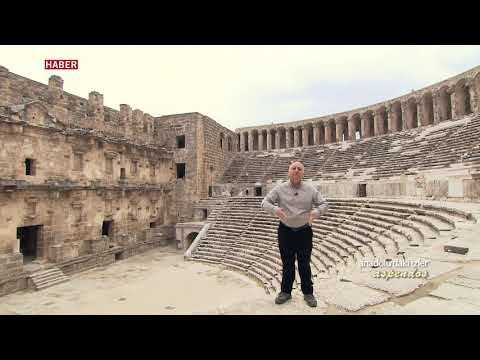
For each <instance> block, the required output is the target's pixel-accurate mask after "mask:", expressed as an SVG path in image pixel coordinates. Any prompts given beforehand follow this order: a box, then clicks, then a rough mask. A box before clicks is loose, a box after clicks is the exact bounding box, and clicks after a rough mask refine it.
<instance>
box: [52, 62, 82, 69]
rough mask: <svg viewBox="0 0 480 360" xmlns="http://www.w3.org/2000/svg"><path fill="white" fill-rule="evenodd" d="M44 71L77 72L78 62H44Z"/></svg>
mask: <svg viewBox="0 0 480 360" xmlns="http://www.w3.org/2000/svg"><path fill="white" fill-rule="evenodd" d="M45 70H78V60H45Z"/></svg>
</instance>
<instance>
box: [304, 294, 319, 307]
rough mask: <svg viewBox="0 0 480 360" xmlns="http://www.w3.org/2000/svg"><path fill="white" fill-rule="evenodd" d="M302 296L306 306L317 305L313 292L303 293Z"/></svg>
mask: <svg viewBox="0 0 480 360" xmlns="http://www.w3.org/2000/svg"><path fill="white" fill-rule="evenodd" d="M303 298H304V299H305V301H306V302H307V304H308V306H310V307H317V299H315V296H313V294H307V295H303Z"/></svg>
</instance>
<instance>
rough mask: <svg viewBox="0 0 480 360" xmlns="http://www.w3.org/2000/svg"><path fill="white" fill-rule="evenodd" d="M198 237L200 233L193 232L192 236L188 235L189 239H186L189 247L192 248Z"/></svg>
mask: <svg viewBox="0 0 480 360" xmlns="http://www.w3.org/2000/svg"><path fill="white" fill-rule="evenodd" d="M197 235H198V232H195V231H194V232H191V233H190V234H188V235H187V237H186V238H185V240H186V242H187V246H188V247H190V245H192V243H193V241H194V240H195V238H196V237H197Z"/></svg>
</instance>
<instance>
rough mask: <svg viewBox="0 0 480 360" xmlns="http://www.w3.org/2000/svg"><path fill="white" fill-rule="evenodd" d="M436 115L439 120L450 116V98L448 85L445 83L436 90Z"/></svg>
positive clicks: (448, 118) (447, 118)
mask: <svg viewBox="0 0 480 360" xmlns="http://www.w3.org/2000/svg"><path fill="white" fill-rule="evenodd" d="M437 96H438V115H439V120H440V121H445V120H450V119H451V118H452V99H451V97H450V92H449V91H448V87H447V86H446V85H445V86H444V87H442V88H441V89H440V90H438V95H437Z"/></svg>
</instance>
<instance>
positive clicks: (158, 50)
mask: <svg viewBox="0 0 480 360" xmlns="http://www.w3.org/2000/svg"><path fill="white" fill-rule="evenodd" d="M45 59H78V61H79V70H77V71H74V70H73V71H72V70H70V71H67V70H63V71H58V70H56V71H53V70H44V60H45ZM0 65H2V66H5V67H7V68H8V69H9V70H10V71H11V72H14V73H16V74H19V75H22V76H24V77H28V78H30V79H33V80H36V81H39V82H41V83H44V84H47V83H48V78H49V77H50V75H53V74H56V75H60V76H61V77H62V78H63V79H64V90H65V91H67V92H69V93H72V94H75V95H78V96H81V97H84V98H88V93H89V92H90V91H93V90H95V91H98V92H100V93H102V94H103V95H104V103H105V105H106V106H108V107H111V108H113V109H117V110H118V109H119V104H123V103H126V104H129V105H130V106H131V107H132V108H133V109H136V108H138V109H140V110H142V111H144V112H146V113H149V114H151V115H153V116H160V115H168V114H178V113H187V112H195V111H197V112H200V113H202V114H204V115H208V116H210V117H211V118H213V119H214V120H216V121H217V122H219V123H220V124H222V125H223V126H225V127H227V128H229V129H231V130H234V129H236V128H239V127H244V126H256V125H262V124H272V123H281V122H287V121H294V120H301V119H306V118H311V117H316V116H322V115H328V114H333V113H337V112H342V111H348V110H351V109H354V108H358V107H363V106H367V105H371V104H374V103H377V102H381V101H384V100H389V99H391V98H395V97H398V96H401V95H404V94H406V93H408V92H411V91H412V89H415V90H416V89H420V88H422V87H425V86H428V85H432V84H434V83H436V82H438V81H441V80H444V79H446V78H448V77H451V76H454V75H456V74H458V73H461V72H464V71H466V70H468V69H470V68H472V67H475V66H478V65H480V46H439V45H436V46H360V45H357V46H344V45H339V46H320V45H319V46H295V45H293V46H260V45H257V46H218V45H217V46H180V45H179V46H99V45H97V46H0Z"/></svg>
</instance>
